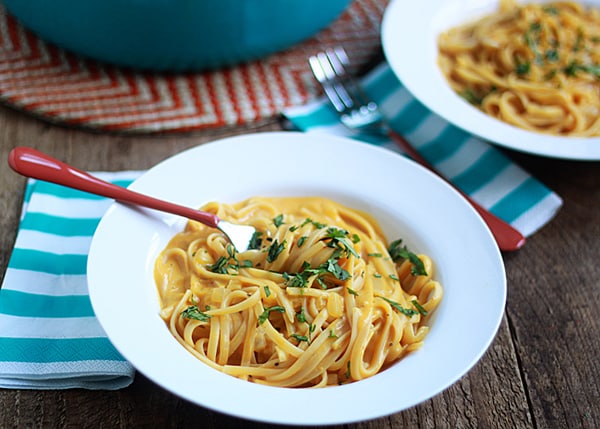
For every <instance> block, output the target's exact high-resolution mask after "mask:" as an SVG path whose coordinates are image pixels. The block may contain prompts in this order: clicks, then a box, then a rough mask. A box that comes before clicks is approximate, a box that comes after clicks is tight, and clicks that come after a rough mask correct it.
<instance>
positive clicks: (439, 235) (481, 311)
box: [88, 132, 506, 425]
mask: <svg viewBox="0 0 600 429" xmlns="http://www.w3.org/2000/svg"><path fill="white" fill-rule="evenodd" d="M131 188H132V189H135V190H137V191H141V192H145V193H148V194H152V195H154V196H156V197H159V198H164V199H168V200H170V201H174V202H177V203H179V204H183V205H188V206H191V207H199V206H201V205H202V204H204V203H206V202H209V201H212V200H217V201H222V202H230V203H231V202H236V201H240V200H242V199H245V198H247V197H250V196H255V195H263V196H284V195H288V196H293V195H296V196H301V195H318V196H324V197H329V198H333V199H335V200H337V201H339V202H341V203H343V204H346V205H349V206H353V207H355V208H358V209H362V210H365V211H367V212H370V213H371V214H373V215H374V216H375V217H376V218H377V219H378V220H379V222H380V223H381V225H382V227H383V229H384V231H385V233H386V235H387V236H388V238H389V239H395V238H404V239H405V242H406V244H407V245H408V246H409V248H411V249H412V250H413V251H415V252H424V253H427V254H429V255H430V256H431V257H432V258H433V260H434V261H435V262H436V263H437V275H436V277H437V279H439V281H441V283H442V284H443V287H444V290H445V296H444V299H443V301H442V303H441V306H440V307H439V308H438V309H437V311H436V313H435V317H434V319H433V320H432V322H433V323H432V328H431V331H430V333H429V335H428V336H427V338H426V339H425V345H424V347H422V348H421V349H420V350H418V351H417V352H415V353H413V354H411V355H409V356H408V357H406V358H405V359H403V360H401V361H400V362H399V363H397V364H396V365H394V366H393V367H391V368H389V369H388V370H386V371H384V372H382V373H380V374H378V375H376V376H374V377H372V378H369V379H367V380H363V381H360V382H356V383H352V384H348V385H343V386H335V387H328V388H321V389H288V388H278V387H270V386H262V385H258V384H254V383H250V382H247V381H242V380H239V379H236V378H234V377H231V376H228V375H225V374H223V373H220V372H218V371H217V370H214V369H212V368H209V367H208V366H206V365H204V364H203V363H201V362H200V361H199V360H197V359H196V358H195V357H193V356H192V355H191V354H189V353H188V352H187V351H186V350H185V349H184V348H183V347H182V346H180V345H179V344H178V343H177V341H176V340H175V339H174V338H173V337H172V336H171V334H170V333H169V331H168V329H167V327H166V325H165V323H164V322H163V321H162V320H161V319H160V317H159V315H158V312H159V307H158V300H157V292H156V287H155V285H154V280H153V275H152V271H153V264H154V260H155V258H156V257H157V255H158V253H159V252H160V251H161V250H162V249H163V247H164V246H165V245H166V244H167V241H168V240H169V239H170V238H171V237H172V236H173V235H174V234H175V233H177V232H178V231H180V230H181V229H182V228H183V227H184V224H185V220H183V219H181V218H178V217H176V216H172V215H168V214H164V213H158V212H152V211H150V210H143V209H133V208H130V207H127V206H124V205H121V204H114V205H113V206H111V208H110V209H109V210H108V212H107V213H106V215H105V216H104V217H103V219H102V221H101V222H100V225H99V226H98V229H97V231H96V234H95V235H94V238H93V241H92V245H91V249H90V253H89V259H88V284H89V292H90V297H91V301H92V304H93V307H94V311H95V313H96V316H97V317H98V319H99V321H100V323H101V324H102V326H103V328H104V329H105V331H106V333H107V335H108V337H109V339H110V340H111V341H112V343H113V344H114V345H115V347H116V348H117V349H118V350H119V351H120V352H121V353H122V354H123V356H124V357H125V358H126V359H127V360H129V361H130V362H131V363H132V364H133V365H134V366H135V367H136V368H137V370H139V371H140V372H141V373H143V374H145V375H146V376H147V377H148V378H150V379H151V380H153V381H154V382H156V383H157V384H159V385H160V386H162V387H164V388H165V389H167V390H169V391H171V392H173V393H175V394H177V395H179V396H181V397H182V398H185V399H187V400H189V401H191V402H193V403H196V404H198V405H201V406H203V407H207V408H210V409H213V410H216V411H220V412H223V413H227V414H231V415H234V416H238V417H242V418H247V419H251V420H258V421H264V422H271V423H281V424H294V425H316V424H319V425H325V424H342V423H349V422H356V421H362V420H368V419H372V418H376V417H380V416H385V415H389V414H392V413H396V412H398V411H401V410H404V409H406V408H408V407H411V406H413V405H415V404H418V403H419V402H421V401H425V400H427V399H429V398H431V397H432V396H434V395H436V394H437V393H439V392H441V391H442V390H444V389H445V388H447V387H448V386H450V385H451V384H452V383H454V382H455V381H457V380H458V379H459V378H460V377H461V376H462V375H464V374H465V373H466V372H467V371H468V370H469V369H470V368H471V367H472V366H473V365H474V364H475V362H476V361H477V360H478V359H479V358H480V357H481V356H482V354H483V353H484V351H485V350H486V349H487V347H488V346H489V344H490V342H491V341H492V339H493V338H494V336H495V334H496V331H497V329H498V326H499V323H500V320H501V318H502V315H503V310H504V304H505V298H506V279H505V274H504V266H503V263H502V258H501V255H500V253H499V251H498V248H497V246H496V244H495V242H494V240H493V237H492V236H491V234H490V232H489V231H488V229H487V227H486V226H485V224H484V223H483V222H482V221H481V220H480V218H479V217H478V215H477V214H476V213H475V212H474V210H473V209H472V208H471V207H470V206H469V205H468V204H467V203H466V202H465V201H464V200H463V199H462V197H460V196H459V195H458V194H457V193H456V192H455V191H454V190H453V189H451V188H450V187H449V186H448V185H446V184H445V183H444V182H442V181H441V180H440V179H438V178H437V177H436V176H434V175H432V174H431V173H429V172H428V171H426V170H425V169H423V168H422V167H420V166H418V165H416V164H415V163H413V162H412V161H409V160H407V159H406V158H404V157H402V156H401V155H398V154H396V153H393V152H391V151H388V150H385V149H381V148H378V147H374V146H371V145H368V144H366V143H359V142H356V141H354V140H348V139H344V138H339V137H326V136H322V135H314V134H302V133H291V132H275V133H258V134H250V135H245V136H239V137H233V138H228V139H224V140H221V141H218V142H214V143H210V144H205V145H202V146H199V147H197V148H194V149H191V150H188V151H185V152H182V153H180V154H178V155H177V156H174V157H172V158H170V159H168V160H166V161H164V162H162V163H160V164H158V165H157V166H155V167H154V168H152V169H151V170H149V171H148V172H147V173H145V174H144V175H143V176H142V177H141V178H139V179H138V180H137V181H135V183H133V184H132V185H131Z"/></svg>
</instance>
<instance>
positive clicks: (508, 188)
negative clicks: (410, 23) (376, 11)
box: [284, 63, 562, 236]
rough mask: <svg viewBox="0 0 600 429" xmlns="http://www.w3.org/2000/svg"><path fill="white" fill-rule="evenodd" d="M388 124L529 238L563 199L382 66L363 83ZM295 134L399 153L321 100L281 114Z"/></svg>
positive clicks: (385, 141)
mask: <svg viewBox="0 0 600 429" xmlns="http://www.w3.org/2000/svg"><path fill="white" fill-rule="evenodd" d="M362 84H363V87H364V90H365V92H366V93H367V94H368V95H369V96H370V97H371V98H372V99H373V100H374V101H375V102H377V103H378V104H379V106H380V108H381V111H382V113H383V114H384V116H385V117H386V118H387V120H388V121H389V124H390V125H391V127H392V128H394V129H395V130H396V131H397V132H398V133H400V134H402V135H403V136H404V137H405V138H406V140H408V141H409V142H410V143H411V144H412V145H413V146H414V147H415V148H416V149H417V150H418V151H419V153H420V154H421V155H422V156H423V157H424V158H425V159H426V160H427V161H429V162H430V163H431V164H432V165H433V166H434V167H435V168H436V169H437V170H438V171H440V172H441V173H442V174H444V176H446V177H447V178H448V179H450V180H451V181H452V182H453V183H454V184H455V185H456V186H458V187H459V188H460V189H462V190H463V191H464V192H465V193H466V194H469V195H470V196H471V197H472V198H473V199H474V200H475V201H477V202H478V203H479V204H480V205H482V206H483V207H485V208H487V209H488V210H490V211H491V212H492V213H494V214H495V215H496V216H498V217H500V218H502V219H504V220H505V221H506V222H508V223H510V224H512V225H513V226H514V227H515V228H517V229H518V230H519V231H521V233H522V234H523V235H525V236H529V235H531V234H533V233H534V232H535V231H537V230H538V229H539V228H541V227H542V226H544V225H545V224H546V223H547V222H548V221H549V220H551V219H552V218H553V217H554V215H555V214H556V212H557V211H558V209H559V208H560V207H561V205H562V199H561V198H560V197H559V196H558V195H557V194H555V193H554V192H552V191H551V190H550V189H548V188H547V187H546V186H544V184H542V183H540V182H539V181H538V180H536V179H535V178H534V177H532V176H531V175H530V174H529V173H527V172H526V171H524V170H523V169H522V168H520V167H519V166H518V165H516V164H515V163H514V162H512V161H511V160H510V159H509V158H508V157H507V156H505V155H504V153H503V152H502V151H500V150H499V149H498V148H497V147H495V146H493V145H491V144H489V143H487V142H484V141H482V140H481V139H479V138H476V137H473V136H472V135H470V134H468V133H467V132H465V131H463V130H462V129H459V128H457V127H455V126H453V125H452V124H450V123H448V122H447V121H446V120H444V119H442V118H441V117H439V116H437V115H436V114H434V113H432V112H430V111H429V110H428V109H427V108H426V107H425V106H423V105H422V104H421V103H420V102H419V101H418V100H416V99H415V98H414V97H413V96H412V94H411V93H410V92H408V90H406V88H404V87H403V86H402V84H401V83H400V82H399V81H398V79H397V78H396V76H395V74H394V73H393V71H392V70H391V69H390V67H389V65H388V64H387V63H382V64H380V65H379V66H378V67H376V68H375V69H374V70H372V71H371V72H370V73H369V74H368V75H367V76H365V78H364V79H363V80H362ZM284 114H285V116H286V117H287V118H288V119H289V120H290V122H291V123H292V124H293V125H294V126H295V127H296V128H297V129H299V130H303V131H308V132H323V133H329V134H337V135H341V136H346V137H351V138H355V139H358V140H367V141H369V142H371V143H373V144H376V145H379V146H383V147H386V148H389V149H391V150H395V151H399V152H401V150H400V149H399V148H398V147H397V146H396V145H395V143H393V142H392V141H391V140H390V139H388V138H387V137H384V136H382V137H376V136H373V135H365V134H364V133H360V132H358V131H350V130H348V129H347V128H346V127H344V126H343V125H342V124H341V123H340V122H339V120H338V116H337V114H336V112H335V110H334V109H333V107H331V106H330V104H329V102H328V101H327V100H325V99H321V100H318V101H316V102H314V103H311V104H309V105H306V106H300V107H294V108H291V109H288V110H286V111H285V112H284Z"/></svg>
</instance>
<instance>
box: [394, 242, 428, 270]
mask: <svg viewBox="0 0 600 429" xmlns="http://www.w3.org/2000/svg"><path fill="white" fill-rule="evenodd" d="M388 251H389V252H390V256H391V258H392V260H393V261H394V262H399V261H402V260H405V259H408V260H409V261H410V263H411V264H412V267H411V268H410V272H411V274H412V275H413V276H426V275H427V270H426V269H425V265H424V264H423V261H421V259H419V257H418V256H417V255H416V254H415V253H413V252H411V251H410V250H408V249H407V247H406V246H402V239H398V240H395V241H392V243H391V244H390V246H389V248H388Z"/></svg>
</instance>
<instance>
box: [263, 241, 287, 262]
mask: <svg viewBox="0 0 600 429" xmlns="http://www.w3.org/2000/svg"><path fill="white" fill-rule="evenodd" d="M285 245H286V242H285V240H283V242H282V243H281V244H279V242H278V241H277V239H275V240H273V243H271V245H270V246H269V251H268V252H269V253H268V254H267V262H273V261H275V260H277V258H278V257H279V254H280V253H281V252H283V249H285Z"/></svg>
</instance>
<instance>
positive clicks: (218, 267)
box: [206, 256, 229, 274]
mask: <svg viewBox="0 0 600 429" xmlns="http://www.w3.org/2000/svg"><path fill="white" fill-rule="evenodd" d="M228 260H229V258H226V257H225V256H220V257H219V259H217V262H215V263H214V264H212V265H208V266H207V267H206V269H207V270H208V271H211V272H213V273H217V274H227V273H228V270H227V261H228Z"/></svg>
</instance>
